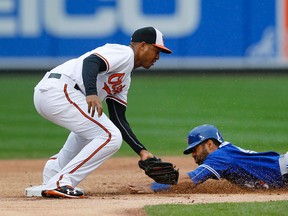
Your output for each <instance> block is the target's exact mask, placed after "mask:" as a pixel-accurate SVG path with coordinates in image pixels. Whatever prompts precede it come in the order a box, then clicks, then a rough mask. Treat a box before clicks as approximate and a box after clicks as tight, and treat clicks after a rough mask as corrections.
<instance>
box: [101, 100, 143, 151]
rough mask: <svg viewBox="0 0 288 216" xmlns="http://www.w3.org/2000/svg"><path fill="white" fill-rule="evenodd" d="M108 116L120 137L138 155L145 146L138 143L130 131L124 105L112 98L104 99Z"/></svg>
mask: <svg viewBox="0 0 288 216" xmlns="http://www.w3.org/2000/svg"><path fill="white" fill-rule="evenodd" d="M106 103H107V107H108V111H109V117H110V119H111V121H112V122H113V123H114V124H115V125H116V127H117V128H118V129H119V130H120V132H121V134H122V137H123V139H124V141H125V142H126V143H128V144H129V145H130V147H131V148H132V149H133V150H134V151H135V152H136V153H137V154H138V155H139V154H140V151H141V150H143V149H145V150H146V148H145V147H144V146H143V145H142V144H141V143H140V141H139V140H138V139H137V137H136V136H135V134H134V133H133V132H132V129H131V128H130V125H129V123H128V122H127V120H126V116H125V112H126V106H124V105H122V104H120V103H118V102H117V101H115V100H113V99H109V98H107V99H106Z"/></svg>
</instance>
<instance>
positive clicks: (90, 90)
mask: <svg viewBox="0 0 288 216" xmlns="http://www.w3.org/2000/svg"><path fill="white" fill-rule="evenodd" d="M106 69H107V66H106V63H105V62H104V61H103V59H101V58H100V57H99V56H97V55H94V54H92V55H90V56H88V57H86V58H85V59H84V60H83V66H82V77H83V83H84V86H85V93H86V102H87V105H88V113H91V116H92V117H94V114H95V111H97V113H98V117H100V116H101V115H102V113H103V107H102V102H101V100H100V98H99V97H98V95H97V86H96V83H97V76H98V73H99V72H102V71H106Z"/></svg>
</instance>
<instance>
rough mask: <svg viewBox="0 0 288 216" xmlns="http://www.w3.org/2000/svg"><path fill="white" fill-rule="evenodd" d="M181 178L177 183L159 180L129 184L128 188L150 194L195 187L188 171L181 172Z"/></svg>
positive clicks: (132, 191)
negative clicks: (158, 181)
mask: <svg viewBox="0 0 288 216" xmlns="http://www.w3.org/2000/svg"><path fill="white" fill-rule="evenodd" d="M179 174H180V175H179V180H178V183H177V185H169V184H159V183H157V182H153V183H149V184H143V185H133V184H128V188H129V190H130V193H133V194H135V193H137V194H147V193H148V194H149V193H156V192H161V191H176V190H178V189H181V190H183V189H185V188H187V189H189V188H190V189H191V188H192V187H195V184H194V183H193V181H191V179H190V177H189V176H188V175H187V174H186V173H179Z"/></svg>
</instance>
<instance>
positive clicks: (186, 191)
mask: <svg viewBox="0 0 288 216" xmlns="http://www.w3.org/2000/svg"><path fill="white" fill-rule="evenodd" d="M162 160H163V161H169V162H172V163H174V164H176V165H177V167H178V168H179V169H180V172H188V171H191V170H193V169H194V168H195V167H196V164H195V163H193V160H192V159H191V157H162ZM137 162H138V158H137V157H125V158H123V157H114V158H111V159H109V160H107V161H106V162H105V163H104V164H103V165H102V166H101V167H99V168H98V169H97V170H95V171H94V172H93V173H92V174H91V175H89V176H88V177H87V178H86V179H85V180H83V181H82V182H81V183H80V184H79V187H81V188H83V189H84V190H85V194H86V195H87V196H88V198H86V199H81V200H75V199H72V200H71V199H44V198H42V197H26V196H25V195H24V191H25V188H26V187H29V186H31V185H39V184H41V180H42V169H43V167H44V164H45V160H2V161H1V162H0V176H1V180H0V186H1V189H2V190H1V197H0V212H1V215H2V216H12V215H13V216H20V215H21V216H28V215H29V216H30V215H37V216H39V215H40V216H41V215H48V214H49V215H57V216H58V215H60V216H61V215H65V216H67V215H77V216H81V215H85V216H87V215H96V216H97V215H101V216H103V215H120V216H121V215H131V216H132V215H133V216H144V215H145V212H144V210H143V207H144V206H145V205H157V204H166V203H175V204H200V203H210V202H254V201H274V200H288V191H287V189H282V190H275V189H274V190H260V191H255V190H248V189H242V188H239V187H237V186H235V185H232V184H230V183H229V182H227V181H225V180H221V181H217V180H208V181H206V182H205V183H203V184H202V185H199V186H197V187H195V188H191V187H189V185H184V186H183V188H178V189H175V190H174V191H173V192H170V193H156V194H130V192H129V190H128V183H131V184H134V185H135V184H149V183H151V182H152V180H151V179H150V178H148V177H147V176H145V174H144V173H143V171H142V170H140V169H139V168H138V165H137Z"/></svg>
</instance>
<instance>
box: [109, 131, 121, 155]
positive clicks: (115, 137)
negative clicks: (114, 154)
mask: <svg viewBox="0 0 288 216" xmlns="http://www.w3.org/2000/svg"><path fill="white" fill-rule="evenodd" d="M110 132H111V141H112V142H113V143H115V148H117V150H118V149H120V147H121V144H122V140H123V139H122V135H121V132H120V130H119V129H118V128H116V127H115V128H114V129H113V130H112V131H110Z"/></svg>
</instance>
